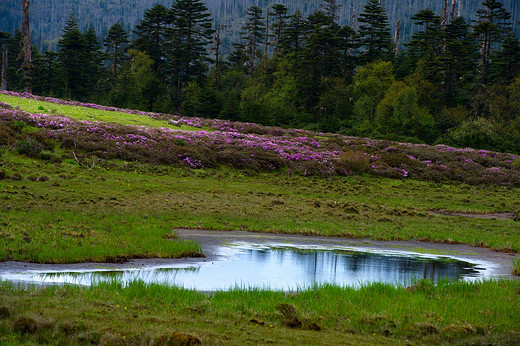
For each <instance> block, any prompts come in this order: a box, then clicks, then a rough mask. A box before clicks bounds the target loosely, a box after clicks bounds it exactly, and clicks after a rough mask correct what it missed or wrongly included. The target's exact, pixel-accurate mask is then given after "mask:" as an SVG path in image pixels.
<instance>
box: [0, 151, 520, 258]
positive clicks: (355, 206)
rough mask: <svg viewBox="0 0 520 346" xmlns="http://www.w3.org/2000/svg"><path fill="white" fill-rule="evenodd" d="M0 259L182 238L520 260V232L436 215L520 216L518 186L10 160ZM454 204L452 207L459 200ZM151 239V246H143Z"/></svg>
mask: <svg viewBox="0 0 520 346" xmlns="http://www.w3.org/2000/svg"><path fill="white" fill-rule="evenodd" d="M2 161H3V163H4V170H5V171H6V172H7V173H8V174H9V175H13V176H21V177H22V180H20V181H15V180H3V181H2V182H0V200H1V201H2V203H1V204H0V212H1V213H2V228H1V231H0V232H1V237H0V250H1V251H0V260H19V261H33V262H43V263H49V262H54V263H64V262H67V263H68V262H81V261H90V260H93V259H95V260H97V261H103V260H108V261H109V260H111V259H113V258H117V257H121V258H125V257H138V258H139V257H154V256H159V257H172V256H173V257H176V256H179V255H182V254H183V253H184V254H185V253H186V252H183V251H187V252H188V253H194V252H196V248H195V247H194V246H193V245H190V246H189V247H188V248H186V249H184V250H181V249H174V248H173V245H174V244H175V243H174V242H172V241H170V242H165V241H164V240H165V239H167V238H169V237H173V236H174V234H173V233H172V230H174V229H176V228H196V229H208V230H222V231H225V230H244V231H259V232H273V233H293V234H306V235H326V236H342V237H354V238H362V237H367V238H373V239H379V240H410V239H416V240H424V241H435V242H445V243H465V244H471V245H475V246H484V247H490V248H492V249H494V250H497V251H514V252H517V251H519V250H520V234H519V232H518V222H516V221H513V220H488V219H478V218H466V217H461V216H444V215H434V214H431V213H429V211H431V210H444V211H457V212H474V213H484V212H498V211H511V210H518V209H519V207H520V205H519V203H520V201H519V200H518V198H517V196H518V194H519V191H518V189H517V188H505V187H496V186H489V187H472V186H467V185H441V184H431V183H426V182H420V181H413V180H411V181H402V180H391V179H384V178H373V177H368V176H355V177H349V178H339V177H335V178H329V179H321V178H311V177H299V176H287V175H286V174H283V173H276V174H273V173H270V174H267V173H265V174H255V175H252V176H249V175H245V174H243V173H240V172H238V171H235V170H205V171H195V170H188V169H182V168H171V167H166V166H163V167H157V166H150V165H139V164H131V163H125V162H110V163H106V164H105V166H97V167H96V168H87V167H81V166H79V165H78V164H76V163H75V162H74V161H73V160H68V161H64V162H61V163H59V164H55V163H52V162H48V161H41V160H34V159H31V158H26V157H24V156H21V155H14V154H9V155H4V157H3V158H2ZM447 196H449V198H448V197H447ZM137 239H139V241H136V240H137Z"/></svg>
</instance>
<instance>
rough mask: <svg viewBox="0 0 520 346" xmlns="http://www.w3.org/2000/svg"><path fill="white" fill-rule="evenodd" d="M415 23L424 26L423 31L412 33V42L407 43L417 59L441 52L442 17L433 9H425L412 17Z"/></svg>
mask: <svg viewBox="0 0 520 346" xmlns="http://www.w3.org/2000/svg"><path fill="white" fill-rule="evenodd" d="M412 20H413V22H414V24H415V25H417V26H422V30H421V31H417V32H415V33H414V34H413V35H412V39H411V40H410V42H408V43H407V44H406V46H407V47H408V48H409V52H410V54H411V55H412V56H414V57H415V59H419V58H423V57H425V56H429V57H430V58H431V57H433V56H436V55H438V54H440V52H441V41H442V39H441V37H442V30H441V22H442V18H441V17H440V16H438V15H436V14H435V13H434V12H433V11H432V10H430V9H425V10H422V11H420V12H418V13H417V14H415V15H414V16H413V17H412Z"/></svg>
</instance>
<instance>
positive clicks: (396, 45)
mask: <svg viewBox="0 0 520 346" xmlns="http://www.w3.org/2000/svg"><path fill="white" fill-rule="evenodd" d="M400 33H401V19H398V20H397V24H396V25H395V36H394V53H395V56H397V54H399V34H400Z"/></svg>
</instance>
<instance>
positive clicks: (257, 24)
mask: <svg viewBox="0 0 520 346" xmlns="http://www.w3.org/2000/svg"><path fill="white" fill-rule="evenodd" d="M241 38H242V39H243V40H245V41H246V45H245V48H246V52H247V56H248V64H249V73H250V75H253V72H254V71H255V68H256V62H257V60H258V59H259V58H260V57H261V56H262V50H261V49H260V45H261V44H262V43H263V42H264V39H265V23H264V20H263V16H262V9H261V8H260V7H258V6H251V7H250V8H249V9H248V10H247V22H246V25H245V26H244V27H243V28H242V37H241Z"/></svg>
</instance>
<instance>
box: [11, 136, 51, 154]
mask: <svg viewBox="0 0 520 346" xmlns="http://www.w3.org/2000/svg"><path fill="white" fill-rule="evenodd" d="M44 149H45V146H44V145H43V144H42V143H40V142H38V141H37V140H36V139H34V138H27V139H25V140H21V141H18V142H17V143H16V150H17V151H18V153H19V154H24V155H27V156H31V157H38V156H39V155H40V153H41V152H42V151H43V150H44Z"/></svg>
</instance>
